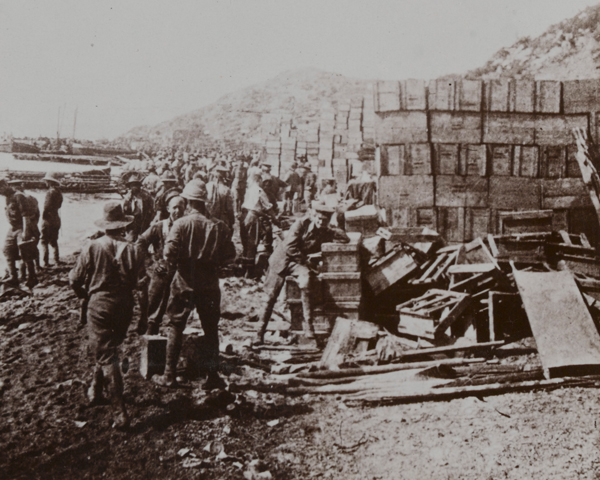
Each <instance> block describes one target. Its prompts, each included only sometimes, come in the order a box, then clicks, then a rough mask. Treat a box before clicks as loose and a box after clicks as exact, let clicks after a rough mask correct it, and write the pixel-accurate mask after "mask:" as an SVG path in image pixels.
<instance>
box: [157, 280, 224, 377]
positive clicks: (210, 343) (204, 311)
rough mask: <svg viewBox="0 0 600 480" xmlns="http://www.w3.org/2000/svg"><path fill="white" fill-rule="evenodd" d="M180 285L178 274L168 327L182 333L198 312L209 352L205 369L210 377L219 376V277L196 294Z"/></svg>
mask: <svg viewBox="0 0 600 480" xmlns="http://www.w3.org/2000/svg"><path fill="white" fill-rule="evenodd" d="M208 283H212V284H213V285H209V284H208ZM179 285H180V283H179V281H178V279H177V274H176V277H175V279H174V281H173V283H172V285H171V295H170V296H169V302H168V305H167V318H168V320H167V327H168V328H173V329H176V330H177V331H179V332H183V330H184V329H185V326H186V324H187V321H188V318H189V316H190V314H191V313H192V310H193V309H194V308H195V309H196V311H197V312H198V316H199V317H200V323H201V324H202V330H204V336H205V339H206V346H207V349H208V355H207V357H208V359H209V360H208V365H206V368H207V370H208V372H209V373H216V371H217V369H218V367H219V319H220V317H221V290H220V288H219V280H218V277H217V278H216V282H206V283H205V285H203V286H201V287H200V288H195V289H194V290H193V291H192V290H187V289H181V288H179Z"/></svg>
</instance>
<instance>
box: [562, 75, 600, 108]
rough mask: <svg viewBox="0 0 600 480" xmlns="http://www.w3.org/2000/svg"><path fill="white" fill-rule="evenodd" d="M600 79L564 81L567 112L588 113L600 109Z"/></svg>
mask: <svg viewBox="0 0 600 480" xmlns="http://www.w3.org/2000/svg"><path fill="white" fill-rule="evenodd" d="M599 87H600V80H598V79H590V80H566V81H564V82H563V108H564V111H565V113H587V112H596V111H598V110H600V88H599Z"/></svg>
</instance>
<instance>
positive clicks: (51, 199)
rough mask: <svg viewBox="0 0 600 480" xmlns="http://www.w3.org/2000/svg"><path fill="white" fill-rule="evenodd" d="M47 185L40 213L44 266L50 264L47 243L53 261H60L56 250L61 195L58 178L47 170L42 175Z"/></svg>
mask: <svg viewBox="0 0 600 480" xmlns="http://www.w3.org/2000/svg"><path fill="white" fill-rule="evenodd" d="M44 180H45V182H46V185H47V186H48V193H46V198H45V200H44V211H43V213H42V252H43V261H44V266H45V267H49V266H50V252H49V251H48V245H50V246H51V247H52V249H53V250H54V263H55V264H56V265H58V264H59V263H60V254H59V250H58V232H59V230H60V225H61V222H60V215H59V214H58V211H59V210H60V207H61V206H62V203H63V196H62V193H60V180H59V179H58V176H57V175H56V174H55V173H52V172H49V173H47V174H46V176H45V177H44Z"/></svg>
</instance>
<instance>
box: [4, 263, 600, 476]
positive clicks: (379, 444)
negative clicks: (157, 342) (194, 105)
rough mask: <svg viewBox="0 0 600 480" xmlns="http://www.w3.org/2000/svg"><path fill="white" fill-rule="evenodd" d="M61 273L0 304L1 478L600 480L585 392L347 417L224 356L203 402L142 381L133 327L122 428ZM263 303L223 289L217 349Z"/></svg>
mask: <svg viewBox="0 0 600 480" xmlns="http://www.w3.org/2000/svg"><path fill="white" fill-rule="evenodd" d="M69 268H70V265H68V264H67V265H64V266H61V267H58V268H54V269H52V270H51V271H45V272H43V273H42V274H41V284H40V285H39V286H38V287H36V289H35V294H34V296H33V297H27V298H20V299H9V300H7V301H4V302H2V303H0V402H1V403H0V452H2V455H0V478H3V479H4V478H6V479H9V478H10V479H13V478H15V479H17V478H18V479H30V478H53V479H61V478H65V479H71V478H77V479H80V478H110V479H138V478H152V479H155V478H168V479H170V478H173V479H175V478H177V479H187V478H215V479H217V478H219V479H244V478H245V479H254V478H278V479H306V478H332V479H425V478H430V479H438V478H439V479H454V478H455V479H459V478H460V479H482V478H512V479H524V478H556V479H565V478H569V479H570V478H586V479H587V478H600V455H599V454H598V449H599V447H600V439H599V438H598V429H599V428H600V406H599V402H598V398H597V397H598V390H597V389H594V388H568V389H567V388H565V389H557V390H553V391H539V392H530V393H519V394H506V395H500V396H493V397H486V398H483V399H477V398H474V397H471V398H465V399H460V400H452V401H445V402H427V403H420V404H410V405H396V406H386V407H383V406H379V407H377V406H376V407H360V408H353V407H348V406H346V404H344V402H343V401H342V399H341V398H337V397H335V396H320V397H318V396H311V397H309V396H302V397H291V396H283V395H280V394H276V393H261V392H258V391H256V390H251V389H250V390H249V389H248V388H247V387H246V388H240V386H243V385H246V384H247V383H248V380H249V379H254V380H256V379H259V378H261V377H262V376H264V375H265V373H264V372H263V371H262V370H259V369H255V368H251V367H248V366H246V365H241V363H240V362H238V361H236V358H237V355H236V354H233V355H226V356H224V364H223V370H224V373H223V375H224V378H226V380H227V381H228V383H229V384H230V387H229V390H230V391H226V392H221V393H212V394H208V395H207V394H206V393H205V392H203V391H202V390H201V389H200V388H199V386H200V385H201V383H202V379H198V380H195V381H192V382H191V383H190V384H189V385H187V386H186V387H185V388H180V389H176V390H168V389H164V388H161V387H158V386H155V385H154V384H152V383H151V382H148V381H146V380H144V379H143V378H142V377H141V376H140V374H139V373H138V364H139V352H138V336H137V334H136V333H135V332H134V331H133V329H130V333H129V335H128V338H127V340H126V342H125V344H124V345H123V349H122V352H123V354H122V358H123V359H127V360H126V361H124V362H123V363H124V370H127V373H126V374H125V395H126V402H127V407H128V409H129V411H130V414H131V416H132V418H133V421H132V426H131V428H130V429H129V430H128V431H125V432H122V431H118V430H116V429H113V428H112V427H111V422H110V407H109V406H108V405H100V406H94V407H89V406H87V404H86V399H85V388H86V383H87V382H89V380H90V367H91V361H90V359H89V358H88V355H87V350H86V348H85V337H86V334H85V329H79V328H78V321H79V319H78V311H79V301H78V300H77V299H76V298H75V296H74V295H73V294H72V292H71V291H70V289H69V288H68V286H67V272H68V270H69ZM264 299H265V297H264V294H263V293H262V290H261V288H260V285H259V284H256V283H255V282H253V281H250V280H244V279H231V280H227V281H225V282H223V312H224V313H223V317H224V318H223V319H222V321H221V332H222V339H223V343H228V342H232V343H235V344H236V345H237V344H239V343H240V342H243V340H244V339H246V338H250V337H251V335H252V331H253V328H255V327H253V325H256V323H252V322H250V321H249V319H250V318H251V317H252V315H253V314H255V313H256V312H257V311H258V309H259V308H260V305H261V303H262V302H263V301H264ZM127 364H128V368H127Z"/></svg>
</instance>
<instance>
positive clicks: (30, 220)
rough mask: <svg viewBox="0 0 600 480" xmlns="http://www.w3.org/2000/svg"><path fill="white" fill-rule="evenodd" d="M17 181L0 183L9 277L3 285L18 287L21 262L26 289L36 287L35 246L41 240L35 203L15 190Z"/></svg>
mask: <svg viewBox="0 0 600 480" xmlns="http://www.w3.org/2000/svg"><path fill="white" fill-rule="evenodd" d="M20 184H21V182H20V181H18V180H17V181H14V180H11V181H7V180H5V179H2V180H0V195H2V196H4V197H6V208H5V211H6V217H7V219H8V224H9V229H8V232H7V234H6V240H5V243H4V256H5V257H6V262H7V264H8V275H7V276H6V277H5V279H4V283H5V284H7V285H9V286H14V287H18V286H19V274H18V271H17V261H19V260H22V261H23V265H24V266H25V269H26V272H27V286H28V287H29V288H33V287H34V286H35V285H36V284H37V275H36V272H35V262H36V261H37V260H38V258H39V252H38V249H37V244H38V241H39V238H40V231H39V229H38V221H39V219H40V209H39V207H38V202H37V200H36V199H35V198H34V197H32V196H31V195H27V194H25V193H23V192H20V191H18V190H17V186H20Z"/></svg>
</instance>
